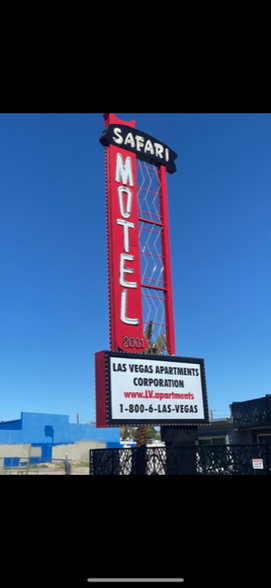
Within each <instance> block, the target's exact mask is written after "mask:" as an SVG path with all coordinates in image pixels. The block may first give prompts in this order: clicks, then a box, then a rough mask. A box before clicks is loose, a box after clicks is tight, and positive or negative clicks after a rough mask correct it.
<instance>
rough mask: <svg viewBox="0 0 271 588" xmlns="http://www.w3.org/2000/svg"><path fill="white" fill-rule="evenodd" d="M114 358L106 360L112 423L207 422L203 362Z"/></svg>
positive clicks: (125, 356)
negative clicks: (107, 362) (107, 363)
mask: <svg viewBox="0 0 271 588" xmlns="http://www.w3.org/2000/svg"><path fill="white" fill-rule="evenodd" d="M116 355H117V356H116V357H114V356H113V357H112V356H111V357H110V358H109V373H110V390H109V394H110V399H109V402H110V405H111V410H110V413H111V414H110V417H111V419H112V421H117V422H121V421H125V422H131V423H134V422H142V421H145V422H149V423H152V422H153V423H155V422H159V423H163V422H164V423H169V422H172V421H173V422H174V423H178V421H180V423H181V422H187V423H188V422H189V423H190V422H200V421H206V420H208V415H207V414H206V412H207V410H206V404H207V398H206V389H205V374H203V373H202V372H204V365H203V360H196V359H195V361H194V360H193V361H192V360H190V361H178V359H183V358H176V357H174V358H170V359H167V360H165V359H163V357H159V358H157V357H156V358H155V359H152V358H151V356H148V357H147V358H146V359H145V358H144V359H143V358H142V356H136V355H131V354H130V355H129V354H126V355H122V354H116ZM203 382H204V390H203Z"/></svg>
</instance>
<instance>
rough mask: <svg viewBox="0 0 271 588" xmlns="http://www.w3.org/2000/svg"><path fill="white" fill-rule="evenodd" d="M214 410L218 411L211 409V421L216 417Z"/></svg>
mask: <svg viewBox="0 0 271 588" xmlns="http://www.w3.org/2000/svg"><path fill="white" fill-rule="evenodd" d="M214 412H217V410H210V414H211V421H212V420H213V418H214V417H213V413H214Z"/></svg>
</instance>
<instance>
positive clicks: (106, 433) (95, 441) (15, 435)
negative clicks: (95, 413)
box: [0, 412, 121, 466]
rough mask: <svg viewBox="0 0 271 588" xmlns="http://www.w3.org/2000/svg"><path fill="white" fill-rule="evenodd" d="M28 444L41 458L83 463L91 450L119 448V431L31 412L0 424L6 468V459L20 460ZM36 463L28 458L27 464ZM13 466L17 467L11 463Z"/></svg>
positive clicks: (0, 439) (63, 417)
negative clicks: (16, 458) (76, 460)
mask: <svg viewBox="0 0 271 588" xmlns="http://www.w3.org/2000/svg"><path fill="white" fill-rule="evenodd" d="M28 444H31V449H32V448H33V449H32V453H34V455H36V456H39V457H41V458H46V459H50V458H52V457H62V458H64V457H65V455H68V457H70V458H71V459H79V460H80V459H81V460H86V459H87V458H88V452H89V449H90V448H95V447H121V445H120V429H119V428H115V427H114V428H105V429H97V428H96V426H95V425H81V424H71V423H69V417H68V416H67V415H57V414H40V413H30V412H22V413H21V418H20V419H18V420H16V421H6V422H2V423H0V458H1V457H2V458H6V459H5V460H4V465H5V466H6V465H9V464H8V462H9V461H10V460H11V458H10V457H9V459H8V458H7V457H6V456H11V455H12V456H15V457H18V458H19V457H20V455H21V451H22V449H21V448H22V447H23V446H24V445H28ZM16 446H17V447H16ZM34 448H36V450H35V449H34ZM38 448H40V450H39V449H38ZM7 450H8V451H7ZM16 452H17V453H16ZM24 455H25V454H24ZM35 461H37V457H36V459H35V457H33V458H31V461H30V463H35ZM13 463H14V465H16V464H15V462H14V460H13Z"/></svg>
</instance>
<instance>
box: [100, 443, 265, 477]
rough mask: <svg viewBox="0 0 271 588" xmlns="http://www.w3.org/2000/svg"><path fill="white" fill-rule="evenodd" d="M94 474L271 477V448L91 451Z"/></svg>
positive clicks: (242, 446) (258, 446) (263, 445)
mask: <svg viewBox="0 0 271 588" xmlns="http://www.w3.org/2000/svg"><path fill="white" fill-rule="evenodd" d="M90 474H91V475H94V476H95V475H96V476H119V475H122V476H129V475H134V476H135V475H143V476H144V475H145V476H146V475H147V476H148V475H167V476H168V475H170V476H176V475H197V476H202V475H204V476H206V475H207V476H210V475H211V476H216V475H219V476H221V475H223V476H225V475H270V474H271V445H270V444H261V445H257V444H254V445H245V444H244V445H204V446H201V445H199V446H193V447H174V448H168V447H167V448H166V447H155V448H152V447H134V448H128V449H91V450H90Z"/></svg>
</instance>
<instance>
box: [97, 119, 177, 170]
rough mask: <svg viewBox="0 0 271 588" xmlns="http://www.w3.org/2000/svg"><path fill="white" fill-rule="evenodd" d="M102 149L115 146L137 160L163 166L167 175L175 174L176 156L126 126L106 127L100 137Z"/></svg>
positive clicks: (143, 134)
mask: <svg viewBox="0 0 271 588" xmlns="http://www.w3.org/2000/svg"><path fill="white" fill-rule="evenodd" d="M100 143H101V144H102V145H103V146H104V147H108V145H115V147H121V149H125V150H126V151H132V153H135V154H136V156H137V158H138V159H142V160H143V161H147V162H149V163H153V164H155V165H164V166H165V168H166V170H167V171H168V173H170V174H174V173H175V172H176V165H175V159H177V157H178V156H177V154H176V153H175V152H174V151H173V150H172V149H170V148H169V147H167V145H165V144H164V143H161V141H158V140H157V139H154V137H151V136H150V135H147V133H143V131H138V130H136V129H133V128H132V127H128V126H126V125H119V124H118V125H108V126H107V127H106V129H105V130H104V131H103V133H102V135H101V137H100Z"/></svg>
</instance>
